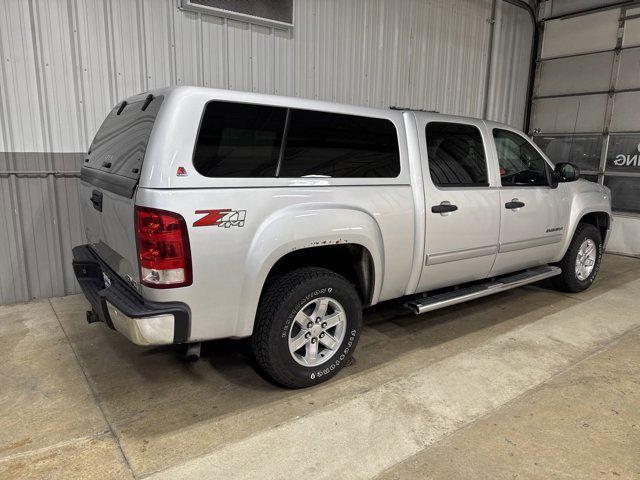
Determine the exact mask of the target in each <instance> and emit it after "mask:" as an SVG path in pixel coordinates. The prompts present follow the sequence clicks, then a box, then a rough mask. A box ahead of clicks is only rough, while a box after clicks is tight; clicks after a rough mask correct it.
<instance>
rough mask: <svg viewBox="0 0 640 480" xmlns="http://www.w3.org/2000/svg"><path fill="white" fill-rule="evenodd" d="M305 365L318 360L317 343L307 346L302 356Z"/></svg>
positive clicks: (310, 343)
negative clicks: (305, 362)
mask: <svg viewBox="0 0 640 480" xmlns="http://www.w3.org/2000/svg"><path fill="white" fill-rule="evenodd" d="M304 358H305V360H306V361H307V363H313V362H315V360H316V358H318V342H315V343H313V342H309V343H308V344H307V352H306V354H305V356H304Z"/></svg>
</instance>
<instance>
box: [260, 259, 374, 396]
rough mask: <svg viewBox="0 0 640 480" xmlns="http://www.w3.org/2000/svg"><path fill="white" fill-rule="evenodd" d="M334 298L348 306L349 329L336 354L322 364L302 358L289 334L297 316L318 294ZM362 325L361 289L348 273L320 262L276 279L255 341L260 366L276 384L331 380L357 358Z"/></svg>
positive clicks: (262, 308) (263, 303) (264, 298)
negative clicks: (296, 354)
mask: <svg viewBox="0 0 640 480" xmlns="http://www.w3.org/2000/svg"><path fill="white" fill-rule="evenodd" d="M325 296H328V297H331V298H334V299H335V300H337V301H338V302H339V303H340V304H341V305H342V307H343V309H344V310H345V315H346V318H347V325H346V332H345V336H344V339H343V340H342V343H341V345H340V348H339V349H338V351H337V352H336V353H335V354H334V355H333V357H332V358H331V359H330V360H328V361H326V362H325V363H322V364H321V365H318V366H316V367H305V366H303V365H300V364H299V363H297V362H296V361H295V360H294V359H293V358H292V357H291V354H290V352H289V346H288V336H289V330H290V328H291V324H292V322H293V321H294V317H295V315H296V314H297V313H298V312H299V311H300V309H302V307H303V306H304V305H305V304H306V303H308V302H310V301H312V300H313V299H315V298H318V297H325ZM361 329H362V306H361V302H360V297H359V296H358V293H357V292H356V290H355V289H354V288H353V286H352V285H351V284H350V283H349V282H348V281H347V280H346V279H345V278H344V277H342V276H340V275H338V274H336V273H334V272H332V271H330V270H327V269H324V268H319V267H307V268H301V269H296V270H293V271H291V272H288V273H286V274H284V275H282V276H280V277H277V278H275V279H273V280H272V281H270V282H269V283H268V285H267V286H266V287H265V291H264V293H263V295H262V297H261V300H260V305H259V307H258V312H257V315H256V322H255V326H254V333H253V335H252V337H251V346H252V350H253V352H254V356H255V358H256V361H257V363H258V365H259V366H260V368H261V369H262V370H263V371H264V372H265V373H266V374H267V375H268V376H269V377H270V378H272V379H273V380H274V381H275V382H276V383H278V384H280V385H282V386H285V387H289V388H302V387H308V386H311V385H315V384H317V383H320V382H323V381H325V380H328V379H329V378H331V377H333V376H334V375H335V374H336V373H338V371H340V370H341V369H342V368H343V367H344V365H345V364H346V363H347V362H348V361H349V359H350V358H351V356H352V354H353V351H354V349H355V348H356V345H357V343H358V338H359V336H360V331H361Z"/></svg>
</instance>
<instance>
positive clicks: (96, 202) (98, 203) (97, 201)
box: [91, 190, 102, 212]
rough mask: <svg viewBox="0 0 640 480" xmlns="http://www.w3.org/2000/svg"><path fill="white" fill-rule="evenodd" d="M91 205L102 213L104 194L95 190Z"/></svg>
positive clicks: (92, 194)
mask: <svg viewBox="0 0 640 480" xmlns="http://www.w3.org/2000/svg"><path fill="white" fill-rule="evenodd" d="M91 203H93V208H95V209H96V210H97V211H99V212H101V211H102V192H99V191H97V190H94V191H93V192H92V193H91Z"/></svg>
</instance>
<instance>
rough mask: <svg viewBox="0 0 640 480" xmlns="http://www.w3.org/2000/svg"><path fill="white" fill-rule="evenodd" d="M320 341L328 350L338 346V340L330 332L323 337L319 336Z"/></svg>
mask: <svg viewBox="0 0 640 480" xmlns="http://www.w3.org/2000/svg"><path fill="white" fill-rule="evenodd" d="M320 341H321V342H322V343H323V344H324V346H325V347H327V348H328V349H330V350H335V349H336V348H337V346H338V340H337V339H336V338H335V337H334V336H333V335H331V334H330V333H326V332H325V334H324V337H322V338H320Z"/></svg>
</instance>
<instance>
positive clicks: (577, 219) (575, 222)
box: [556, 206, 613, 261]
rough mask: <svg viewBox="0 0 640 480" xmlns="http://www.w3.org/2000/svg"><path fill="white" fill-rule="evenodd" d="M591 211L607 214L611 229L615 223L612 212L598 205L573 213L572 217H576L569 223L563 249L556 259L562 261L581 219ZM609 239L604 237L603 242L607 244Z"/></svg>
mask: <svg viewBox="0 0 640 480" xmlns="http://www.w3.org/2000/svg"><path fill="white" fill-rule="evenodd" d="M590 213H604V214H606V215H607V217H608V218H609V229H611V226H612V224H613V216H612V214H611V212H610V211H607V210H606V209H603V208H599V207H597V206H590V207H584V208H582V209H581V210H580V212H579V213H577V214H576V215H573V213H572V214H571V218H572V219H575V220H572V222H571V223H570V224H569V228H568V230H567V235H566V236H565V238H564V240H563V242H562V249H561V250H560V255H559V257H558V258H557V259H556V261H560V260H562V258H563V257H564V256H565V254H566V253H567V250H568V249H569V245H571V241H572V240H573V236H574V235H575V233H576V229H577V228H578V225H579V224H580V221H581V220H582V219H583V218H584V216H585V215H588V214H590ZM606 241H607V239H606V238H603V239H602V242H603V244H606Z"/></svg>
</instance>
